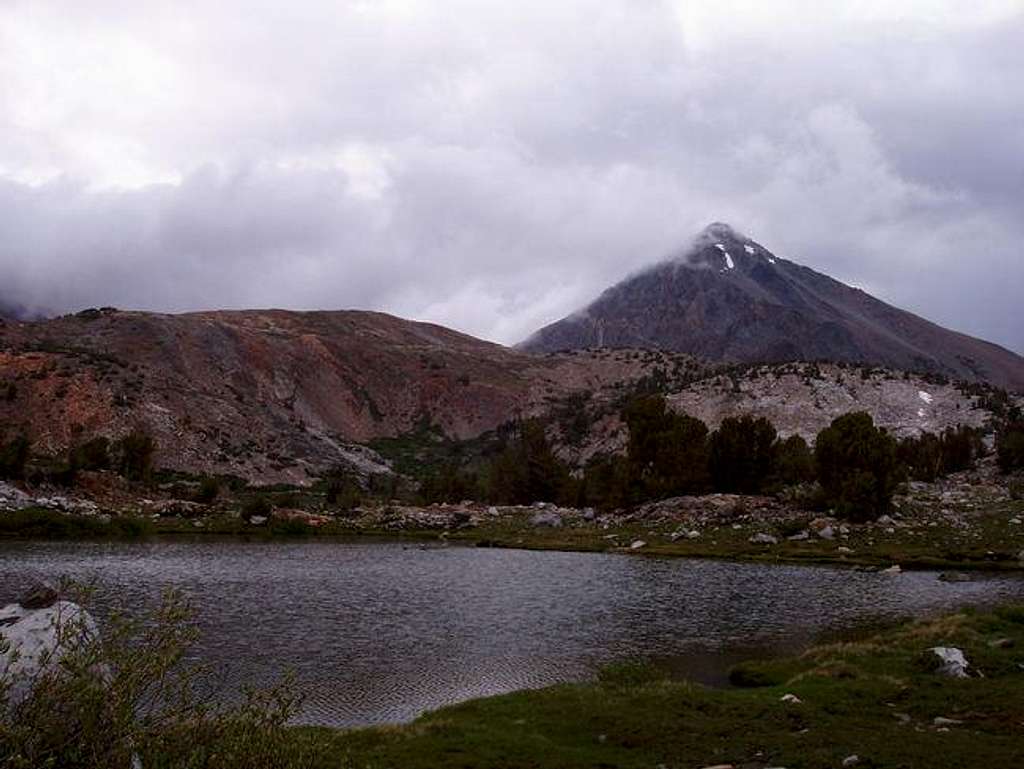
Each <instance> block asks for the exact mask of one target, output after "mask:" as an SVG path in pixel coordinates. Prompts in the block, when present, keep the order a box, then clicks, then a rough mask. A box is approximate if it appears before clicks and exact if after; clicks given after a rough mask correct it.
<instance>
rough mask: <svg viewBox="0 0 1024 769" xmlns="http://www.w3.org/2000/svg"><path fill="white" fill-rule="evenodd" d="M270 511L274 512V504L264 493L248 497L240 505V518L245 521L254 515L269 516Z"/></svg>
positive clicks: (254, 516)
mask: <svg viewBox="0 0 1024 769" xmlns="http://www.w3.org/2000/svg"><path fill="white" fill-rule="evenodd" d="M272 512H274V505H273V504H272V503H271V502H270V500H269V499H268V498H267V497H266V495H264V494H257V495H256V496H254V497H249V499H247V500H246V501H245V504H243V505H242V518H244V519H245V520H247V521H249V520H252V519H253V518H256V517H260V518H269V517H270V514H271V513H272Z"/></svg>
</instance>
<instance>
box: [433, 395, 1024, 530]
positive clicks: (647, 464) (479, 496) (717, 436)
mask: <svg viewBox="0 0 1024 769" xmlns="http://www.w3.org/2000/svg"><path fill="white" fill-rule="evenodd" d="M621 417H622V420H623V422H624V423H625V425H626V427H627V430H628V440H627V445H626V451H625V453H624V455H603V456H599V457H596V458H594V459H592V460H591V461H590V462H589V463H587V465H586V467H585V468H583V470H582V471H580V470H577V471H575V472H573V471H571V470H570V468H569V467H568V466H567V465H566V464H565V463H563V462H562V461H560V460H559V459H558V457H557V456H556V455H555V453H554V451H553V450H552V447H551V445H550V443H549V441H548V440H547V437H546V435H545V429H544V424H543V423H542V422H540V421H537V420H531V421H526V422H523V423H521V424H519V425H517V426H516V427H515V428H514V429H512V430H508V431H506V432H507V435H508V438H507V440H506V442H505V444H504V446H503V448H502V449H501V450H500V451H499V452H498V453H497V454H496V455H494V456H493V457H491V458H490V459H489V461H487V462H485V463H483V464H482V465H481V466H478V467H477V468H475V469H467V468H464V467H460V466H458V465H456V464H449V465H446V466H444V467H443V468H441V469H440V470H439V471H438V472H436V473H434V474H432V475H430V476H429V477H428V478H426V479H425V480H424V482H423V483H422V485H421V486H420V496H421V499H422V501H424V502H428V503H429V502H459V501H462V500H467V499H474V500H483V501H486V502H489V503H491V504H530V503H533V502H540V501H543V502H554V503H558V504H561V505H566V506H574V507H596V508H599V509H602V510H614V509H619V508H626V507H630V506H633V505H637V504H642V503H644V502H648V501H652V500H657V499H663V498H666V497H671V496H680V495H687V494H692V495H696V494H704V493H708V492H723V493H737V494H763V493H775V492H778V491H780V490H782V489H783V488H785V487H788V486H794V485H799V484H813V483H815V482H816V485H815V486H814V489H815V497H814V499H813V500H812V504H813V505H815V506H817V507H820V508H821V509H832V510H834V511H835V512H836V514H837V515H839V516H841V517H844V518H847V519H849V520H870V519H873V518H876V517H878V516H880V515H882V514H883V513H885V512H886V511H887V510H888V509H889V507H890V504H891V501H892V497H893V495H894V493H895V491H896V489H897V487H898V485H899V484H900V483H902V482H903V481H905V480H908V479H909V480H919V481H926V482H930V481H934V480H936V479H937V478H940V477H943V476H946V475H948V474H950V473H954V472H958V471H962V470H966V469H969V468H970V467H972V466H973V465H974V464H975V462H976V460H977V459H978V458H979V457H981V456H982V455H983V454H984V453H985V446H984V443H983V441H982V434H981V431H979V430H976V429H974V428H970V427H966V426H958V427H956V428H949V429H947V430H944V431H943V432H942V433H940V434H932V433H923V434H921V435H920V436H917V437H911V438H905V439H902V440H898V439H896V438H895V437H893V436H891V435H890V434H889V433H888V432H887V431H886V430H885V429H883V428H880V427H878V426H877V425H875V424H874V421H873V420H872V418H871V416H870V415H869V414H867V413H864V412H854V413H849V414H845V415H843V416H840V417H838V418H837V419H835V420H834V421H833V422H832V423H831V424H830V425H829V426H828V427H826V428H825V429H823V430H822V431H821V432H820V433H819V434H818V436H817V438H816V440H815V442H814V448H813V449H812V448H811V447H810V446H809V445H808V443H807V442H806V441H805V440H804V439H803V438H802V437H800V436H799V435H793V436H790V437H787V438H781V437H780V436H779V435H778V431H777V430H776V428H775V426H774V425H773V424H772V423H771V422H770V421H769V420H767V419H765V418H764V417H753V416H739V417H729V418H726V419H724V420H723V421H722V423H721V425H720V426H719V427H718V429H717V430H713V431H712V430H709V428H708V426H707V425H706V424H705V423H704V422H702V421H701V420H700V419H697V418H695V417H692V416H689V415H687V414H677V413H675V412H673V411H672V410H671V409H670V408H668V406H667V404H666V402H665V399H664V398H663V397H661V396H657V395H655V396H646V397H641V398H637V399H635V400H633V401H632V402H630V403H629V404H628V405H627V406H626V407H625V408H624V409H623V410H622V412H621ZM996 451H997V455H998V461H999V465H1000V467H1001V468H1002V469H1003V470H1004V472H1011V471H1013V470H1017V469H1021V468H1024V422H1018V423H1010V424H1006V425H1004V426H1003V427H1002V428H1001V429H1000V430H999V432H998V437H997V442H996Z"/></svg>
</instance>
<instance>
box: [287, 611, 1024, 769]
mask: <svg viewBox="0 0 1024 769" xmlns="http://www.w3.org/2000/svg"><path fill="white" fill-rule="evenodd" d="M999 638H1010V639H1013V640H1014V642H1015V646H1014V647H1013V648H1009V649H1003V648H993V647H990V646H989V642H990V641H994V640H996V639H999ZM937 645H955V646H958V647H960V648H962V649H964V651H965V653H966V655H967V657H968V659H969V660H970V661H971V663H972V665H974V666H976V667H977V669H978V670H979V671H981V672H983V673H984V676H985V677H984V678H971V679H966V680H953V679H948V678H944V677H941V676H938V675H937V674H935V673H933V672H929V670H928V666H927V665H922V664H921V662H920V660H921V659H922V655H923V654H924V653H925V650H926V649H928V648H929V647H931V646H937ZM1021 665H1024V609H1020V608H1016V609H1003V610H1000V611H997V612H994V613H987V614H986V613H973V612H968V613H961V614H955V615H951V616H946V617H942V618H939V619H933V620H930V621H926V622H915V623H910V624H906V625H903V626H900V627H897V628H892V629H888V630H885V631H882V632H879V633H877V634H874V635H871V636H868V637H865V638H862V639H860V640H857V641H849V642H841V643H832V644H827V645H822V646H818V647H815V648H812V649H810V650H809V651H807V652H806V653H804V654H803V655H800V656H798V657H792V658H786V659H779V660H772V661H767V662H760V663H750V664H748V665H745V666H744V669H745V670H747V671H748V673H750V672H755V671H756V672H758V673H759V674H760V678H759V680H760V682H761V683H764V684H767V685H765V686H760V687H758V688H752V689H730V690H712V689H706V688H702V687H700V686H697V685H695V684H691V683H688V682H680V681H672V680H668V679H666V678H663V677H660V676H659V675H658V674H657V672H656V671H652V670H645V669H643V668H642V667H638V666H626V667H625V668H623V666H618V669H616V670H614V671H611V672H610V673H609V674H607V675H605V676H602V679H601V680H600V681H598V682H597V683H589V684H575V685H563V686H555V687H551V688H548V689H542V690H539V691H524V692H517V693H514V694H510V695H506V696H500V697H494V698H490V699H483V700H474V701H471V702H467V703H464V704H461V705H456V706H454V707H449V708H444V709H442V710H438V711H435V712H433V713H429V714H427V715H425V716H423V717H421V718H420V719H418V720H417V721H415V722H413V723H411V724H408V725H405V726H397V727H386V728H375V729H362V730H356V731H350V732H331V731H329V730H297V731H296V732H295V734H294V735H293V736H294V739H296V740H297V741H302V742H303V743H313V744H315V745H316V746H317V749H316V752H317V753H318V754H319V759H318V763H317V764H316V765H317V766H322V767H365V768H370V767H381V768H384V767H396V768H397V767H402V768H403V769H416V768H417V767H421V768H423V769H426V767H505V768H507V769H512V768H513V767H524V768H525V767H533V768H536V769H543V768H545V767H558V768H560V769H569V768H570V767H574V768H575V767H638V768H639V767H646V768H648V769H650V768H651V767H657V766H660V765H663V766H665V767H667V768H669V769H671V768H673V767H703V766H708V765H713V764H722V763H727V764H733V765H735V766H737V767H740V766H742V767H749V768H750V769H764V767H769V766H785V767H788V769H803V768H806V769H812V768H814V769H817V768H818V767H838V766H839V765H840V763H841V761H842V760H843V758H845V757H846V756H849V755H852V754H856V755H858V756H860V759H861V761H860V763H859V764H858V766H861V767H907V769H918V768H919V767H928V768H929V769H947V768H948V769H953V768H954V767H957V768H959V767H963V768H966V767H977V766H993V767H1016V766H1022V765H1024V670H1022V669H1021V667H1020V666H1021ZM787 693H792V694H795V695H796V696H797V697H799V698H800V700H801V701H802V702H801V704H787V703H784V702H782V701H781V700H780V698H781V697H782V695H783V694H787ZM936 717H943V718H952V719H956V720H959V721H962V724H960V725H955V726H952V727H949V728H948V731H939V729H938V727H936V726H935V725H934V723H933V720H934V719H935V718H936Z"/></svg>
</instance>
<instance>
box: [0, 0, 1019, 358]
mask: <svg viewBox="0 0 1024 769" xmlns="http://www.w3.org/2000/svg"><path fill="white" fill-rule="evenodd" d="M88 5H89V7H88V9H85V8H79V7H78V6H72V7H71V8H70V9H69V8H68V6H67V5H66V4H62V3H61V4H58V3H52V4H49V3H45V2H33V3H31V4H30V3H22V2H13V3H8V4H5V5H0V51H2V53H0V83H3V84H4V85H3V87H0V137H2V140H0V304H8V305H14V304H17V305H21V306H24V307H26V308H28V309H29V310H50V311H67V310H74V309H79V308H81V307H86V306H96V305H106V304H113V305H117V306H122V307H141V308H148V309H155V310H164V311H178V310H187V309H198V308H207V307H253V306H277V307H294V308H337V307H362V308H372V309H383V310H386V311H390V312H395V313H397V314H400V315H404V316H409V317H415V318H421V319H428V320H433V321H436V322H439V323H444V324H446V325H451V326H454V327H456V328H460V329H462V330H465V331H468V332H470V333H475V334H478V335H481V336H484V337H488V338H492V339H496V340H498V341H503V342H514V341H517V340H518V339H520V338H522V337H524V336H526V335H527V334H528V333H529V332H531V331H532V330H534V329H535V328H536V327H538V326H540V325H542V324H543V323H546V322H549V321H551V320H554V319H556V318H557V317H560V316H561V315H564V314H567V313H568V312H570V311H572V310H574V309H576V308H577V307H578V306H580V305H582V304H584V303H585V302H586V301H588V300H589V299H590V298H592V297H593V296H595V295H596V294H597V293H599V292H600V290H601V289H603V288H604V287H605V286H606V285H608V284H609V283H611V282H614V281H615V280H618V279H619V278H621V277H623V276H624V275H626V274H628V273H630V272H631V271H633V270H635V269H637V268H639V267H641V266H642V265H644V264H646V263H650V262H653V261H655V260H657V259H659V258H660V257H662V256H664V255H665V254H667V253H669V252H670V251H672V250H673V249H674V248H676V247H677V246H678V245H679V244H681V243H685V242H687V241H688V239H689V237H690V236H691V235H692V234H693V232H695V231H696V230H698V229H699V228H700V227H702V226H703V225H704V224H706V223H707V222H709V221H712V220H725V221H730V222H732V223H733V224H734V225H736V226H737V227H738V228H740V229H742V230H744V231H746V232H747V233H749V234H750V235H751V236H753V237H755V238H756V239H758V240H759V241H761V242H762V243H764V244H765V245H766V246H768V247H769V248H772V249H773V250H775V251H777V252H778V253H779V254H780V255H783V256H786V257H788V258H792V259H794V260H797V261H800V262H803V263H805V264H807V265H809V266H812V267H815V268H817V269H820V270H822V271H825V272H828V273H830V274H833V275H835V276H836V277H838V278H840V279H843V280H847V281H849V282H851V283H855V284H857V285H860V286H862V287H864V288H865V289H867V290H869V291H872V292H874V293H876V294H877V295H878V296H880V297H881V298H883V299H886V300H888V301H891V302H894V303H896V304H898V305H901V306H904V307H906V308H908V309H911V310H914V311H916V312H919V313H920V314H923V315H925V316H926V317H929V318H930V319H933V320H936V321H938V322H940V323H943V324H944V325H949V326H951V327H954V328H957V329H960V330H964V331H967V332H969V333H973V334H976V335H980V336H983V337H986V338H990V339H993V340H994V341H997V342H1000V343H1003V344H1005V345H1007V346H1010V347H1013V348H1015V349H1017V350H1018V351H1022V350H1024V324H1021V323H1020V322H1019V320H1018V317H1017V314H1018V307H1019V303H1020V297H1021V296H1022V295H1024V260H1022V258H1021V245H1020V244H1021V243H1024V216H1022V214H1024V203H1022V201H1024V196H1022V194H1021V192H1022V191H1024V190H1022V187H1024V138H1022V136H1024V135H1022V134H1021V132H1020V130H1019V125H1020V122H1021V119H1022V118H1024V94H1022V93H1021V91H1020V89H1019V86H1018V84H1017V83H1016V78H1015V73H1016V72H1019V71H1020V69H1021V66H1022V65H1024V52H1022V51H1021V49H1020V47H1019V46H1017V45H1016V44H1015V41H1016V40H1019V39H1021V36H1022V35H1024V13H1021V12H1020V11H1019V10H1016V9H1015V4H1013V3H1009V2H997V1H996V0H992V2H988V3H981V4H980V6H979V8H978V10H977V13H976V14H973V15H972V17H971V19H969V20H965V19H964V18H963V17H962V14H960V13H959V12H958V5H957V4H956V3H953V2H948V3H946V2H941V1H940V0H933V1H932V2H929V3H915V2H907V3H904V4H902V6H901V4H899V3H896V4H893V3H891V2H890V3H881V2H879V3H873V2H866V3H860V4H856V6H857V10H856V11H853V10H851V9H850V7H846V4H844V5H843V6H837V7H833V8H824V9H823V8H822V7H821V6H822V5H823V4H821V3H803V2H798V1H797V0H792V2H780V3H778V4H771V8H770V9H766V8H765V7H763V6H762V5H760V4H750V3H744V2H739V0H736V1H735V2H720V3H715V4H711V3H708V4H701V3H693V2H682V1H681V2H679V3H677V4H673V3H670V2H667V1H666V2H658V1H656V0H646V1H642V2H636V1H635V0H634V1H632V2H631V1H629V0H621V1H620V2H610V1H607V0H606V1H605V2H600V3H597V2H585V1H584V0H566V2H562V3H558V4H550V3H531V2H527V3H520V4H515V5H514V6H509V5H508V4H499V3H489V2H482V1H480V0H476V1H474V2H470V1H469V0H461V1H460V0H449V1H448V2H444V3H434V2H432V3H427V2H416V1H415V0H383V1H381V2H370V1H369V0H367V1H366V2H352V3H349V4H347V5H343V6H340V7H339V6H338V5H337V4H334V3H325V2H324V3H321V2H312V0H310V1H309V2H304V3H294V4H289V8H288V10H287V11H284V10H282V9H281V7H278V6H277V4H269V3H267V4H252V3H244V4H242V3H218V4H215V5H216V8H212V7H211V4H206V3H202V4H200V3H195V4H191V3H170V2H168V3H158V2H154V3H148V4H145V8H143V7H142V5H141V4H124V3H120V2H115V1H114V0H104V2H95V3H90V4H88ZM764 5H767V4H764ZM551 6H555V7H554V8H552V7H551Z"/></svg>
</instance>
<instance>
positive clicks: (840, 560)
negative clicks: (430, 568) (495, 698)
mask: <svg viewBox="0 0 1024 769" xmlns="http://www.w3.org/2000/svg"><path fill="white" fill-rule="evenodd" d="M1016 511H1017V507H1016V506H1015V507H1013V508H1010V509H1009V510H999V511H994V512H993V513H992V514H990V515H987V516H986V517H984V518H983V519H981V520H980V522H979V523H978V525H977V526H976V527H975V528H974V529H972V530H971V531H970V532H966V533H965V532H963V531H960V530H955V529H953V528H951V527H946V526H942V527H935V528H931V529H927V530H926V531H925V536H922V535H920V534H919V533H917V532H908V531H904V530H898V531H897V530H890V531H891V533H887V532H885V531H883V530H881V529H879V528H878V527H870V526H857V527H851V528H850V532H849V534H848V535H843V536H842V538H838V537H837V538H836V539H822V538H819V537H817V536H814V537H810V538H808V539H806V540H801V541H791V540H789V539H786V538H785V537H783V536H782V535H780V536H779V537H778V542H777V543H775V544H768V545H763V544H755V543H752V542H751V541H750V538H751V536H753V535H754V534H757V533H761V532H764V531H773V530H775V531H777V530H778V526H777V524H776V525H775V527H774V528H773V526H772V525H765V524H757V523H747V524H743V525H736V526H721V527H717V528H714V529H708V530H706V531H704V532H702V534H701V536H700V537H699V538H694V539H688V538H675V539H673V534H675V533H676V532H677V530H678V524H677V522H660V523H658V522H649V521H623V522H622V523H621V524H619V525H613V526H604V527H602V526H597V525H594V524H591V523H586V522H573V523H570V524H567V525H565V526H560V527H557V528H548V527H538V526H534V525H531V523H530V521H529V519H528V517H525V516H507V517H501V518H497V519H494V520H491V521H487V522H484V523H481V524H479V525H472V526H463V527H453V528H450V529H445V528H441V529H439V528H436V527H435V528H416V527H406V528H400V529H395V528H387V527H383V526H374V525H367V524H365V523H361V522H358V521H352V520H339V521H331V522H329V523H326V524H324V525H321V526H318V527H313V526H309V525H306V524H303V523H301V522H287V524H286V525H282V526H272V525H271V526H252V525H249V524H246V523H245V522H244V521H242V520H241V519H239V518H237V517H233V516H232V517H229V516H218V517H210V518H207V519H203V520H202V521H199V523H200V525H196V521H192V520H188V519H179V518H168V519H160V520H151V519H150V518H142V517H139V518H132V517H129V516H122V517H114V518H111V519H110V520H109V521H100V520H97V519H96V518H86V517H82V516H70V515H64V514H59V513H54V512H53V511H48V510H33V509H30V510H26V511H20V512H19V513H17V514H6V515H7V516H8V525H7V526H6V527H0V542H2V541H5V540H6V541H16V540H19V539H20V540H26V539H56V540H90V539H95V540H103V539H122V540H131V539H147V538H168V539H172V538H179V537H202V538H205V537H217V536H220V537H238V538H243V539H246V540H253V541H263V540H266V541H295V540H296V539H301V538H309V539H310V540H315V541H330V540H335V541H367V540H371V539H377V540H382V541H397V542H409V543H416V544H426V543H433V544H437V543H458V544H463V545H475V546H477V547H495V548H516V549H526V550H555V551H569V552H600V553H619V554H627V555H635V556H658V557H679V558H700V559H716V560H730V561H743V562H756V563H779V564H807V565H829V566H842V567H848V568H870V569H880V568H888V567H891V566H894V565H898V566H900V567H901V568H902V569H923V570H952V571H965V572H966V571H988V572H1011V571H1024V562H1022V561H1021V560H1020V559H1019V553H1020V551H1021V549H1022V548H1024V527H1021V526H1017V525H1011V524H1009V523H1008V522H1007V521H1008V519H1012V516H1013V515H1015V514H1016ZM10 516H20V519H19V520H18V521H14V520H13V519H12V518H10ZM636 542H643V543H644V544H643V546H641V547H636V548H633V547H631V546H632V545H633V544H634V543H636Z"/></svg>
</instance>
